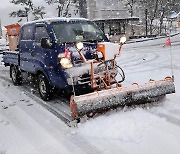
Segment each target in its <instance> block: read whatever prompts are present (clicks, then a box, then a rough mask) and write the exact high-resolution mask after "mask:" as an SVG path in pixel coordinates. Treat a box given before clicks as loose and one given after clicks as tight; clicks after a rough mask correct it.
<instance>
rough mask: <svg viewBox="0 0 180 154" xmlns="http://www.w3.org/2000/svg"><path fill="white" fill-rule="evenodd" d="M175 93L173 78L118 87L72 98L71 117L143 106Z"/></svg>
mask: <svg viewBox="0 0 180 154" xmlns="http://www.w3.org/2000/svg"><path fill="white" fill-rule="evenodd" d="M171 93H175V86H174V83H173V80H172V78H170V77H168V78H166V79H164V80H160V81H150V82H149V83H146V84H144V85H137V84H133V85H131V86H128V87H116V88H112V89H108V90H102V91H97V92H93V93H89V94H85V95H80V96H72V97H71V101H70V108H71V116H72V117H73V118H79V117H82V116H83V115H88V114H90V113H98V112H101V111H105V110H108V109H114V108H117V107H118V106H125V105H133V104H143V103H146V102H150V100H151V99H152V98H157V97H160V96H163V95H166V94H171Z"/></svg>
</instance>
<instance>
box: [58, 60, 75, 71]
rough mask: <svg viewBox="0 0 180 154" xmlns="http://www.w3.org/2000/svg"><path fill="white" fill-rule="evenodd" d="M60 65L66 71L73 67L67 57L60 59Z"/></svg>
mask: <svg viewBox="0 0 180 154" xmlns="http://www.w3.org/2000/svg"><path fill="white" fill-rule="evenodd" d="M60 64H61V66H62V67H63V68H65V69H66V68H71V67H73V65H72V63H71V60H70V59H69V58H65V57H63V58H61V59H60Z"/></svg>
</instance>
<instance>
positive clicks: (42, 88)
mask: <svg viewBox="0 0 180 154" xmlns="http://www.w3.org/2000/svg"><path fill="white" fill-rule="evenodd" d="M38 90H39V94H40V96H41V98H42V99H43V100H44V101H48V100H50V99H52V93H53V92H52V86H51V85H50V84H49V82H48V80H47V79H46V76H45V75H43V74H40V75H39V76H38Z"/></svg>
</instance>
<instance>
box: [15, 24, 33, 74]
mask: <svg viewBox="0 0 180 154" xmlns="http://www.w3.org/2000/svg"><path fill="white" fill-rule="evenodd" d="M33 42H34V25H33V24H32V25H26V26H24V27H23V28H22V34H21V37H20V41H19V53H20V68H21V69H22V70H24V71H27V72H32V73H33V70H34V68H33V67H34V64H33V52H34V47H33Z"/></svg>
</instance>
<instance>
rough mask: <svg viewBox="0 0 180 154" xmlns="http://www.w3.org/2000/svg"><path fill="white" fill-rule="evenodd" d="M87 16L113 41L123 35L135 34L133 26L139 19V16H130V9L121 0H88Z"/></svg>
mask: <svg viewBox="0 0 180 154" xmlns="http://www.w3.org/2000/svg"><path fill="white" fill-rule="evenodd" d="M87 16H88V18H89V19H90V20H93V21H95V22H96V24H97V25H99V27H100V28H101V29H102V30H103V31H104V32H105V34H107V35H108V36H110V38H111V40H112V41H118V39H119V37H120V36H122V35H126V36H127V37H129V36H130V35H134V33H133V32H132V30H133V29H132V28H131V27H132V25H133V24H135V23H137V22H138V21H139V17H130V13H129V10H128V9H127V7H125V5H124V3H123V2H122V1H119V0H87Z"/></svg>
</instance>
